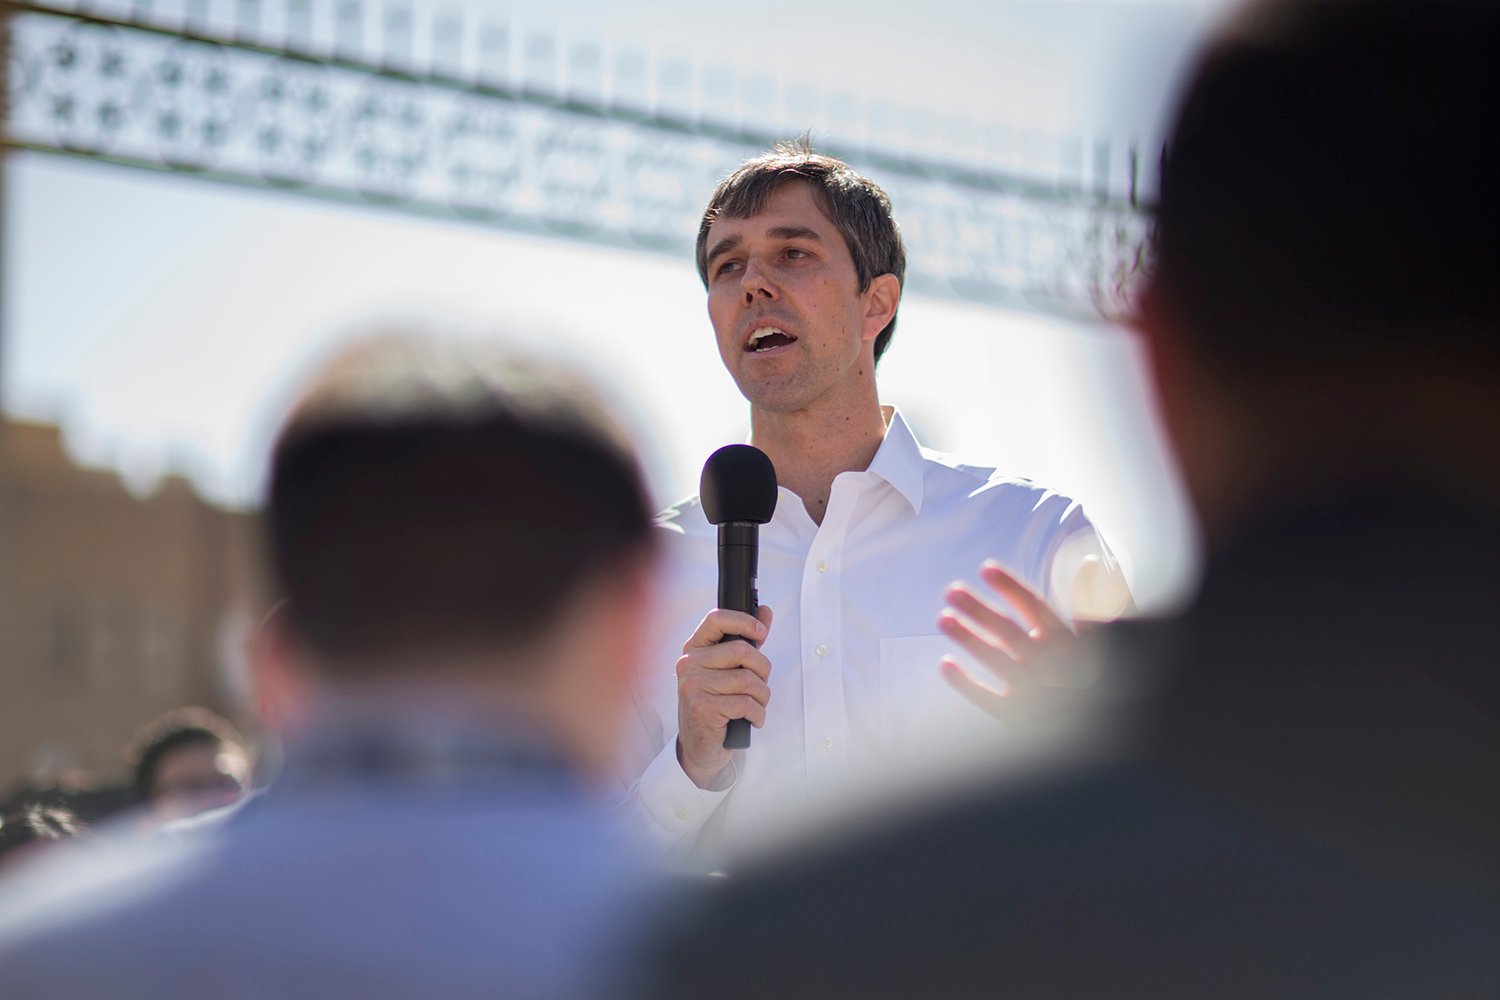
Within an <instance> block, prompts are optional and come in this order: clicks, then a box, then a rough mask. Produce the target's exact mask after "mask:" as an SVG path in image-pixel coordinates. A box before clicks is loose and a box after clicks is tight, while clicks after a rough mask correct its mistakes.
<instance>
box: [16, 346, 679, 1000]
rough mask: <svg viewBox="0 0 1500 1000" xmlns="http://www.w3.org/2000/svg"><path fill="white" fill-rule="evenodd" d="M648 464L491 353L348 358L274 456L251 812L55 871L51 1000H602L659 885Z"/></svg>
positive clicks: (571, 398) (566, 386)
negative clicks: (642, 682) (651, 743)
mask: <svg viewBox="0 0 1500 1000" xmlns="http://www.w3.org/2000/svg"><path fill="white" fill-rule="evenodd" d="M645 497H646V494H645V491H644V488H643V486H642V482H641V479H640V475H639V472H638V469H637V467H636V461H635V457H634V454H633V452H632V450H631V448H630V447H629V445H628V444H627V443H626V441H625V440H624V438H623V436H622V434H621V431H620V430H619V429H618V428H617V426H616V425H615V423H614V421H613V420H612V418H610V417H609V416H608V415H607V414H606V413H605V412H604V411H603V410H602V409H601V408H600V407H599V405H598V404H597V403H596V402H595V399H594V396H593V395H592V393H591V392H590V390H588V389H587V388H586V387H584V386H582V385H581V384H579V383H578V382H576V381H575V380H574V379H573V378H572V376H571V375H570V374H569V373H567V372H562V371H555V370H552V369H550V368H545V367H542V366H537V365H533V364H530V363H528V362H525V361H522V360H520V359H517V358H513V357H510V356H508V355H507V354H506V353H504V352H503V351H500V350H498V349H496V348H493V347H483V346H479V345H477V344H464V343H458V342H444V341H432V340H414V339H401V338H398V339H385V340H379V341H375V342H373V343H368V344H366V345H364V346H362V347H359V348H356V349H354V350H352V351H351V352H349V353H347V354H346V355H344V356H342V357H341V358H339V359H338V360H336V361H335V362H334V363H333V364H332V365H331V366H329V367H328V368H327V369H326V370H325V371H324V372H323V373H322V375H321V376H320V377H319V378H318V379H316V381H315V382H314V383H313V384H312V387H311V388H310V389H309V390H307V392H306V393H305V394H304V395H303V396H302V398H301V400H300V401H299V402H298V403H297V404H296V405H295V407H294V408H293V411H292V413H291V415H290V417H289V418H288V419H287V421H286V423H285V424H284V426H283V429H282V431H281V433H280V435H279V438H278V440H277V442H276V444H275V446H274V450H273V454H272V459H271V472H270V486H269V501H268V506H267V511H266V515H265V519H266V525H267V535H268V539H269V554H270V559H269V563H270V566H271V568H272V575H273V582H274V584H275V585H276V588H277V590H278V591H279V592H280V593H281V594H283V595H284V596H285V602H284V604H282V606H281V607H280V608H279V610H278V611H277V612H276V613H275V614H273V615H272V616H271V618H270V619H269V620H268V621H267V623H266V625H265V626H264V628H263V631H262V634H261V636H260V637H259V639H258V640H257V642H256V643H255V644H254V647H253V655H254V656H255V658H256V661H257V662H256V663H255V665H254V669H255V671H256V675H257V677H258V678H259V680H260V683H261V684H262V686H264V687H265V688H266V690H265V691H264V692H263V697H264V698H265V699H267V701H268V702H269V703H273V704H275V705H277V706H278V712H279V713H280V716H281V722H282V725H283V727H284V729H285V744H286V756H285V762H284V765H283V769H282V771H281V774H280V775H279V776H278V777H277V779H276V781H275V782H274V783H272V785H271V786H270V787H269V788H268V789H267V790H266V791H265V792H264V793H262V794H261V795H260V797H259V798H258V799H257V800H256V802H255V807H254V808H253V809H246V810H244V811H242V813H241V814H240V815H239V816H237V817H236V819H235V821H234V822H231V823H225V824H222V825H221V826H219V827H218V828H217V829H215V830H213V831H210V832H208V833H206V834H205V835H203V836H199V837H195V838H191V839H188V840H172V839H163V838H153V839H151V840H150V841H148V842H146V843H140V842H138V841H137V842H132V843H130V844H122V845H117V846H116V847H115V848H114V849H113V850H112V853H109V854H106V855H104V856H102V857H95V858H93V859H92V862H93V864H92V865H90V866H81V865H76V864H75V865H70V866H66V867H60V866H59V867H53V868H51V869H47V870H44V869H46V866H38V867H37V868H34V869H33V870H32V872H30V873H28V874H30V875H31V876H32V877H31V878H30V879H29V880H28V881H27V883H26V885H25V887H24V890H22V891H18V892H17V893H15V894H13V895H12V897H11V898H10V899H7V900H6V901H5V902H4V903H3V904H0V981H4V982H5V983H6V995H7V996H10V995H15V996H24V997H59V998H60V997H69V998H76V997H84V996H101V995H108V996H112V997H141V998H146V997H152V998H158V997H166V996H202V997H210V996H256V997H281V998H288V997H317V998H320V1000H327V998H335V997H350V998H353V997H359V998H362V1000H363V998H380V997H429V996H438V997H495V996H505V997H586V996H591V995H596V994H598V993H604V992H609V991H610V990H612V989H615V988H617V987H618V984H616V983H613V982H612V981H611V980H609V978H608V976H607V975H606V972H607V970H608V969H609V968H610V967H611V963H612V958H611V956H612V955H614V954H615V953H616V952H617V951H618V950H619V949H622V948H625V947H626V946H627V942H628V940H629V938H630V934H631V930H632V928H633V927H635V926H637V925H638V924H639V923H640V922H641V919H642V917H643V915H645V914H647V913H649V908H648V905H647V897H648V896H650V895H652V894H653V893H654V892H655V886H656V883H655V882H654V881H652V880H651V879H650V877H649V871H648V869H647V868H646V866H644V865H643V864H642V863H641V862H640V860H639V859H638V857H637V855H636V854H635V852H634V850H633V848H632V846H631V845H630V844H629V843H628V842H626V841H625V840H624V839H623V838H621V837H618V836H616V835H615V832H614V831H613V830H612V829H611V828H610V826H609V825H608V809H607V807H606V805H605V803H604V802H603V801H602V798H603V796H602V794H601V791H602V788H603V787H604V786H606V785H608V776H609V775H610V774H611V773H612V771H611V766H610V761H611V754H612V752H613V750H614V748H615V747H616V746H617V743H618V740H619V729H620V725H621V723H622V714H623V712H624V711H626V710H627V709H628V705H629V688H630V684H631V683H632V681H633V673H634V671H635V669H636V664H637V661H638V658H639V652H640V651H639V648H638V647H639V645H640V643H641V641H642V637H643V634H644V626H643V625H642V622H643V621H645V620H647V619H648V618H649V617H650V602H651V598H652V589H651V587H650V581H651V579H652V576H653V551H654V549H653V544H654V538H653V533H652V531H651V522H650V516H649V510H648V507H647V502H646V499H645Z"/></svg>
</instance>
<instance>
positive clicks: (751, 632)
mask: <svg viewBox="0 0 1500 1000" xmlns="http://www.w3.org/2000/svg"><path fill="white" fill-rule="evenodd" d="M700 493H701V498H702V502H703V512H704V514H705V515H706V516H707V517H708V520H709V522H710V523H711V524H715V525H718V528H719V590H718V605H719V606H718V609H717V610H715V611H713V612H710V613H709V615H708V617H706V618H704V619H703V622H702V624H700V625H699V626H698V628H697V630H696V631H694V633H693V635H692V637H691V638H689V639H688V641H687V643H686V644H684V646H683V656H682V658H681V659H680V660H678V661H677V694H678V697H677V715H678V718H677V721H678V743H677V757H678V761H679V762H680V763H681V764H682V768H683V770H684V771H685V772H686V773H687V775H688V777H690V778H691V779H693V782H694V784H696V785H698V786H699V787H700V788H710V787H713V786H714V785H715V784H716V783H717V782H718V780H719V779H720V776H721V775H722V773H723V771H724V768H725V767H726V766H728V764H729V760H730V751H731V750H736V749H744V748H745V747H748V746H749V745H750V728H751V726H752V725H754V726H757V727H758V726H761V725H764V723H765V713H766V704H767V703H768V702H769V701H770V698H771V689H770V686H769V684H768V683H767V681H768V680H769V678H770V673H771V663H770V661H769V660H767V659H766V657H765V654H763V653H761V652H760V649H759V648H758V647H759V646H760V644H761V643H762V642H764V641H765V638H766V635H767V634H768V633H769V628H770V624H771V616H770V611H769V609H766V608H761V607H760V606H759V603H758V599H757V595H756V592H755V576H756V568H757V563H758V562H759V534H760V525H762V524H765V523H766V522H767V521H769V520H770V519H771V515H772V514H773V513H774V512H775V510H776V470H775V469H774V468H773V467H772V466H771V460H770V459H769V458H767V457H766V455H765V453H764V452H762V451H760V450H759V449H757V448H753V447H751V446H750V445H743V444H741V445H729V446H728V447H725V448H720V449H719V450H718V451H716V452H714V453H713V455H711V456H709V459H708V462H707V463H706V464H705V465H704V466H703V479H702V482H701V487H700Z"/></svg>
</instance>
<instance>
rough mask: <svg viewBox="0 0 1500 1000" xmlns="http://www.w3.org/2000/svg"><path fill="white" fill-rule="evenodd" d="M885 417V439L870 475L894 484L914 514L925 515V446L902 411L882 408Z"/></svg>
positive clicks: (877, 451) (890, 407) (872, 463)
mask: <svg viewBox="0 0 1500 1000" xmlns="http://www.w3.org/2000/svg"><path fill="white" fill-rule="evenodd" d="M880 409H881V411H882V412H883V413H884V414H885V415H886V429H885V440H883V441H881V442H880V447H879V448H878V449H877V450H876V452H875V458H874V460H872V461H871V462H870V469H869V471H870V472H873V473H874V474H875V475H877V476H879V477H880V478H881V479H884V480H885V481H886V482H888V483H890V484H891V487H892V488H893V489H895V491H896V492H897V493H900V494H901V495H902V496H903V497H905V498H906V502H907V503H909V504H911V509H912V512H913V513H916V514H920V513H922V483H923V477H922V446H921V445H919V444H918V443H917V439H916V436H915V435H913V434H912V432H911V428H910V427H908V426H907V424H906V419H905V418H904V417H902V416H901V411H900V410H898V409H897V408H896V407H894V406H882V407H881V408H880Z"/></svg>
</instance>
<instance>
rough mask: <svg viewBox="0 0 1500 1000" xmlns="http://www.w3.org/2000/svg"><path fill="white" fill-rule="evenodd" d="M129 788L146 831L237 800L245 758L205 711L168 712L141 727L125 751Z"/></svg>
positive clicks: (229, 728)
mask: <svg viewBox="0 0 1500 1000" xmlns="http://www.w3.org/2000/svg"><path fill="white" fill-rule="evenodd" d="M126 758H127V759H128V760H129V761H130V762H131V764H132V766H133V768H134V771H133V774H132V785H133V787H134V789H135V795H136V797H137V799H138V800H139V801H140V802H141V804H142V805H144V806H145V814H144V816H143V817H142V818H143V820H144V822H145V823H146V824H148V825H149V826H151V827H153V828H154V827H157V826H160V825H161V824H163V823H169V822H172V821H173V820H179V819H184V818H186V817H189V816H196V815H198V814H199V813H202V812H206V811H208V810H210V809H219V808H222V807H223V806H227V805H230V804H232V803H234V802H236V801H238V800H239V798H240V796H241V795H243V794H244V792H245V785H246V782H247V781H248V779H249V777H250V753H249V751H248V750H247V749H246V745H245V740H244V738H243V737H241V736H240V734H239V731H238V730H236V729H235V727H234V726H233V725H232V724H231V723H230V722H229V720H228V719H225V718H223V717H222V716H220V715H217V714H215V713H213V712H210V711H209V710H208V709H206V708H197V707H191V706H190V707H184V708H176V709H172V710H171V711H169V712H166V713H163V714H162V715H160V716H158V717H157V718H155V719H153V720H151V721H150V722H148V723H147V724H146V725H145V726H143V727H141V729H140V731H139V732H137V733H136V735H135V738H134V739H133V740H132V741H131V745H130V747H129V748H128V749H127V751H126Z"/></svg>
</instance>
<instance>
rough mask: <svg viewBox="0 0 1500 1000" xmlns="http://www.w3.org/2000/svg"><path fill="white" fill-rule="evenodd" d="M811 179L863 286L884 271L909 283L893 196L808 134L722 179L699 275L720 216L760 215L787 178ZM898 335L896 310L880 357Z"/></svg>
mask: <svg viewBox="0 0 1500 1000" xmlns="http://www.w3.org/2000/svg"><path fill="white" fill-rule="evenodd" d="M793 181H799V182H801V183H803V184H806V185H808V186H809V187H810V188H811V189H812V191H813V194H814V197H815V198H816V199H817V203H818V205H819V206H820V207H821V208H822V210H823V214H824V215H826V216H827V217H828V220H829V221H830V222H832V223H833V224H834V226H835V227H836V228H837V229H838V231H839V234H840V235H841V236H843V238H844V244H845V245H846V246H847V247H848V248H849V256H851V257H853V258H854V273H855V277H856V278H857V279H858V281H859V291H860V292H862V293H863V292H865V291H866V290H868V289H869V287H870V282H871V281H872V280H874V279H875V278H878V277H879V276H880V275H882V274H894V275H895V276H896V280H897V281H898V282H900V283H901V284H902V285H903V286H904V285H905V284H906V245H905V244H904V243H903V242H902V240H901V231H900V230H899V229H897V228H896V221H895V219H894V218H892V216H891V199H890V197H889V196H888V195H887V194H886V193H885V191H884V190H882V189H881V187H880V185H878V184H876V183H875V182H874V181H872V180H870V179H869V178H868V177H864V176H862V175H860V174H859V173H857V172H856V171H855V170H854V168H853V167H851V166H849V164H847V163H845V162H844V161H843V160H836V159H834V158H833V157H831V156H824V155H822V154H821V153H817V152H814V151H813V147H812V140H811V139H810V138H808V137H807V136H803V137H802V138H799V139H792V140H788V141H785V142H778V143H777V144H776V145H775V146H773V147H772V148H771V149H770V150H769V151H767V152H766V153H764V154H762V155H760V156H757V157H755V158H754V159H752V160H747V161H745V163H743V164H742V165H741V166H740V167H739V168H738V169H736V170H735V171H734V172H733V173H731V174H730V175H729V176H728V177H726V178H724V179H723V180H722V181H720V182H719V186H718V187H717V188H715V189H714V193H713V196H712V197H711V198H709V200H708V207H707V208H706V209H704V211H703V219H702V221H701V222H700V223H699V226H698V248H697V260H698V277H700V278H702V279H703V284H704V285H705V287H706V286H707V285H708V231H709V230H710V229H711V228H713V224H714V221H715V220H717V219H720V218H727V219H749V218H752V217H753V216H756V215H759V214H760V213H761V212H762V211H763V210H764V209H765V207H766V202H767V201H768V200H769V199H770V197H771V195H772V194H773V193H775V191H776V190H777V189H778V188H780V187H781V186H782V185H783V184H787V183H791V182H793ZM895 335H896V317H895V316H894V315H893V316H892V317H891V319H890V322H889V323H887V324H886V325H885V326H884V327H883V328H882V329H881V331H880V333H879V334H878V335H877V336H876V338H875V360H876V361H877V362H878V361H879V360H880V357H881V355H883V354H884V353H885V350H886V348H887V347H888V346H890V343H891V338H892V337H893V336H895Z"/></svg>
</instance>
